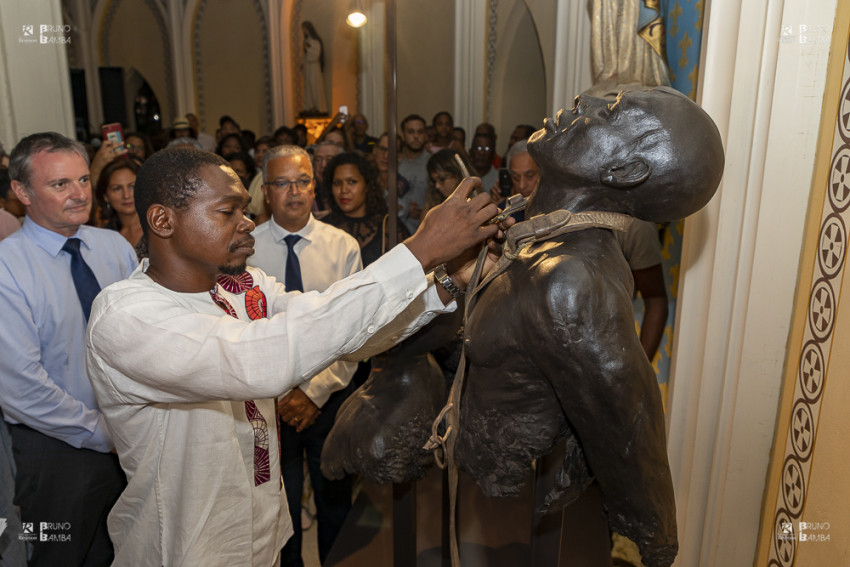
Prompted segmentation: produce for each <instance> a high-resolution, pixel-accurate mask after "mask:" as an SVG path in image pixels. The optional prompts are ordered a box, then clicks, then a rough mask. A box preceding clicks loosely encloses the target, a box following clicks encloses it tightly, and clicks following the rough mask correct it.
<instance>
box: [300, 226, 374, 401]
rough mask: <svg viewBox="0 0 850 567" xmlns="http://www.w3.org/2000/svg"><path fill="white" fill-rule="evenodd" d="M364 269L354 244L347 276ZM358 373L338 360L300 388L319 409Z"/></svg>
mask: <svg viewBox="0 0 850 567" xmlns="http://www.w3.org/2000/svg"><path fill="white" fill-rule="evenodd" d="M362 269H363V261H362V259H361V258H360V246H358V245H357V242H356V241H354V242H352V245H351V246H349V248H348V251H347V253H346V255H345V268H344V270H345V274H344V275H345V276H350V275H354V274H356V273H357V272H359V271H360V270H362ZM356 371H357V363H356V362H347V361H343V360H338V361H337V362H334V363H333V364H331V365H330V366H328V367H327V368H325V369H324V370H322V371H321V372H319V373H318V374H317V375H315V376H314V377H313V378H312V379H310V380H308V381H306V382H304V383H303V384H301V385H300V386H299V388H301V390H302V391H303V392H304V393H305V394H306V395H307V397H308V398H310V401H312V402H313V403H314V404H316V406H317V407H319V408H321V407H322V406H324V405H325V404H326V403H327V402H328V399H329V398H330V397H331V394H333V393H334V392H337V391H339V390H342V389H344V388H345V387H346V386H348V384H349V382H351V379H352V378H353V377H354V373H355V372H356Z"/></svg>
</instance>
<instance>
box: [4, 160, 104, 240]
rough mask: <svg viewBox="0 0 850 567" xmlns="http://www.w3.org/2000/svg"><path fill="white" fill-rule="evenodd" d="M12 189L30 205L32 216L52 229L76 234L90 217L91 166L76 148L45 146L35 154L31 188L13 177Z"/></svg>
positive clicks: (19, 198)
mask: <svg viewBox="0 0 850 567" xmlns="http://www.w3.org/2000/svg"><path fill="white" fill-rule="evenodd" d="M12 190H13V191H14V192H15V195H16V196H17V197H18V200H20V201H21V202H22V203H23V204H24V205H26V206H27V214H28V215H29V217H30V218H31V219H32V220H33V221H34V222H35V223H36V224H38V225H39V226H42V227H44V228H46V229H48V230H52V231H53V232H57V233H59V234H62V235H64V236H73V235H74V233H76V232H77V229H78V228H79V227H80V225H81V224H83V223H85V222H86V221H88V220H89V212H90V211H91V182H90V179H89V166H88V164H86V160H85V159H83V156H81V155H80V154H78V153H77V152H75V151H57V152H48V151H46V150H44V151H41V152H39V153H37V154H35V155H34V156H33V157H32V160H31V162H30V187H29V190H27V188H26V187H25V186H24V185H23V184H22V183H21V182H19V181H14V180H13V181H12ZM30 191H31V192H30Z"/></svg>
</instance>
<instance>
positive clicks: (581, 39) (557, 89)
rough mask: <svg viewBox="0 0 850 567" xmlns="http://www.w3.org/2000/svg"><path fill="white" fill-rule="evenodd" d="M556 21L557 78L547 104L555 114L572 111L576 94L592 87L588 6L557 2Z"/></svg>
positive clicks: (570, 2) (573, 2) (570, 1)
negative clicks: (564, 109)
mask: <svg viewBox="0 0 850 567" xmlns="http://www.w3.org/2000/svg"><path fill="white" fill-rule="evenodd" d="M555 19H556V24H555V64H554V74H555V77H554V80H553V81H552V88H551V90H550V91H549V92H548V93H547V101H546V102H547V105H548V107H549V108H550V110H551V112H552V114H554V113H555V112H557V111H558V110H560V109H561V108H564V107H565V106H566V107H568V108H569V107H570V106H571V103H572V100H573V98H574V97H575V96H576V95H577V94H579V93H580V92H582V91H584V90H586V89H588V88H590V87H591V86H592V85H593V77H592V73H591V66H590V36H591V21H590V11H589V9H588V7H587V3H586V2H575V1H574V0H558V4H557V8H556V15H555Z"/></svg>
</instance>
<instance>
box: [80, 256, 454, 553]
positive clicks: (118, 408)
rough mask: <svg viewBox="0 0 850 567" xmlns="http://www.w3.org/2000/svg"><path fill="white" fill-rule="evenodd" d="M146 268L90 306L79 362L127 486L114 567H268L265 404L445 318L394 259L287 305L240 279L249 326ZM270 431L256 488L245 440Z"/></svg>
mask: <svg viewBox="0 0 850 567" xmlns="http://www.w3.org/2000/svg"><path fill="white" fill-rule="evenodd" d="M145 270H147V261H145V262H143V263H142V265H141V266H140V267H139V268H138V269H137V270H136V271H135V272H133V274H132V275H131V276H130V278H129V279H126V280H124V281H121V282H118V283H116V284H113V285H111V286H109V287H108V288H106V289H105V290H104V291H103V292H101V294H100V295H98V297H97V299H96V300H95V302H94V305H93V307H92V313H91V318H90V322H89V327H88V338H87V346H88V356H87V363H88V368H89V373H90V377H91V381H92V386H93V389H94V391H95V395H96V397H97V401H98V403H99V404H100V407H101V410H102V412H103V415H104V417H105V419H106V424H107V427H108V428H109V431H110V433H111V434H112V437H113V440H114V442H115V447H116V449H117V450H118V456H119V458H120V461H121V466H122V467H123V469H124V472H125V473H126V474H127V480H128V485H127V488H126V489H125V491H124V492H123V493H122V495H121V497H120V498H119V499H118V502H117V503H116V504H115V506H114V507H113V509H112V512H111V513H110V515H109V520H108V525H109V535H110V537H111V539H112V542H113V543H114V545H115V562H114V563H113V565H117V566H124V565H127V566H133V567H137V566H139V567H145V566H152V567H153V566H160V565H228V566H229V567H230V566H244V567H248V566H252V567H254V566H270V565H273V564H274V563H275V561H276V559H277V557H278V553H279V551H280V549H281V547H282V546H283V544H284V543H285V542H286V540H287V539H288V538H289V536H290V535H291V534H292V527H291V523H290V519H289V512H288V510H287V506H286V498H285V493H284V491H283V489H282V483H281V482H280V456H279V452H278V448H277V443H275V442H273V441H272V442H268V439H271V440H274V439H276V430H275V427H274V424H275V417H274V416H275V407H274V400H273V399H272V398H274V397H275V396H278V395H280V394H282V393H283V392H284V391H286V390H288V389H289V388H292V387H293V386H295V385H296V384H298V383H300V382H302V381H303V380H305V379H307V378H309V377H312V376H315V375H316V374H317V373H319V372H320V371H321V370H323V369H324V368H326V367H327V366H328V365H330V364H331V363H332V362H333V361H334V360H336V359H337V358H340V357H343V356H346V357H347V359H349V360H353V361H356V360H361V359H363V358H364V357H366V356H370V355H373V354H375V353H378V352H383V351H384V350H386V349H387V348H389V347H390V346H392V344H394V343H396V342H398V341H399V340H402V339H404V338H405V337H407V336H409V335H410V334H411V333H413V332H415V331H416V330H417V329H418V328H420V327H421V326H422V325H424V324H426V323H427V322H428V321H429V320H431V319H432V318H433V316H434V315H435V314H437V313H442V312H447V311H452V310H453V309H454V304H450V306H449V307H444V306H443V304H442V302H441V301H440V299H439V296H438V295H437V292H436V290H435V289H434V283H433V279H432V278H431V276H428V277H426V276H425V275H424V273H423V271H422V267H421V265H420V264H419V262H418V261H417V260H416V259H415V257H414V256H413V255H412V254H411V253H410V251H409V250H408V249H407V248H406V247H405V246H403V245H402V246H397V247H395V248H394V249H393V250H391V251H390V252H388V253H387V254H385V255H384V256H383V257H382V258H381V259H379V260H378V261H376V262H375V263H373V264H372V265H370V266H369V267H368V268H366V269H365V270H362V271H360V272H358V273H357V274H355V275H353V276H351V277H349V278H346V279H345V280H342V281H340V282H337V283H335V284H334V285H332V286H331V287H330V288H329V289H328V290H327V291H325V292H324V293H321V294H320V293H318V292H307V293H303V294H299V293H297V292H296V293H285V292H284V290H283V285H282V284H280V283H278V282H276V280H274V279H273V278H271V277H269V276H267V275H266V274H264V273H263V272H262V271H260V270H257V269H255V268H248V272H249V273H250V275H251V277H252V278H253V285H254V286H256V287H257V288H258V289H259V290H260V291H262V292H263V294H264V295H265V302H264V304H265V308H266V309H267V317H268V318H264V319H258V320H254V321H249V320H248V314H247V311H246V309H245V306H244V305H243V301H242V300H241V299H240V298H241V297H245V298H247V295H248V294H247V293H244V292H243V293H242V294H241V295H234V294H229V293H228V292H227V291H225V290H224V289H223V288H222V287H221V286H218V285H217V286H216V290H217V292H218V293H219V294H220V295H221V296H223V297H224V298H225V299H227V300H228V302H229V303H230V305H231V306H233V308H234V310H235V311H236V315H237V317H238V318H235V317H231V316H230V315H225V314H224V313H223V312H222V310H221V309H220V308H219V307H218V306H217V305H216V304H215V303H214V302H213V300H212V298H211V296H210V294H209V293H208V292H202V293H177V292H174V291H171V290H169V289H166V288H164V287H162V286H160V285H158V284H156V283H155V282H154V281H153V280H151V279H150V278H149V277H148V276H147V275H146V274H145ZM245 400H254V401H255V403H256V407H257V409H258V410H259V411H260V413H261V414H262V416H263V418H264V419H265V422H266V424H267V425H268V437H267V446H268V457H269V458H268V461H269V467H270V471H269V474H270V478H271V480H270V481H269V482H265V483H262V484H260V485H257V486H255V481H254V470H253V469H254V444H255V442H256V438H255V431H254V429H253V427H252V425H251V423H250V422H249V421H248V419H247V416H246V410H245V404H244V403H242V402H243V401H245Z"/></svg>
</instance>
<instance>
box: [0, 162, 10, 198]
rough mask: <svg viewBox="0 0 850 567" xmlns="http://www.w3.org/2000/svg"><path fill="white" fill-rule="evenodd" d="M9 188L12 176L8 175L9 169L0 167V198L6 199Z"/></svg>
mask: <svg viewBox="0 0 850 567" xmlns="http://www.w3.org/2000/svg"><path fill="white" fill-rule="evenodd" d="M11 189H12V178H11V177H10V176H9V170H8V169H6V168H3V169H0V199H6V198H7V197H8V196H9V191H11Z"/></svg>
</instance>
